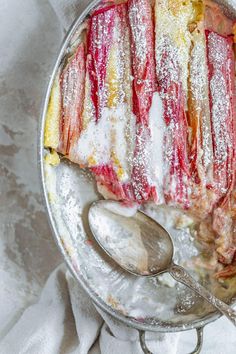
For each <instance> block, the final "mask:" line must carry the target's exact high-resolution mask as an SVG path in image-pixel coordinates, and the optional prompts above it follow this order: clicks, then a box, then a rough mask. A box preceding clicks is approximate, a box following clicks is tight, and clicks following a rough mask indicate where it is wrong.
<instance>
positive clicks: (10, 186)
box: [0, 0, 61, 354]
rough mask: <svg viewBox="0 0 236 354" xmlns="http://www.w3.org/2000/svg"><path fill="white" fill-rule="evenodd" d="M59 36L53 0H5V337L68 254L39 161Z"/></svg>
mask: <svg viewBox="0 0 236 354" xmlns="http://www.w3.org/2000/svg"><path fill="white" fill-rule="evenodd" d="M60 42H61V30H60V27H59V24H58V21H57V17H56V15H55V14H54V12H53V10H52V8H51V6H50V5H49V4H48V2H47V0H38V1H37V0H27V1H19V0H0V53H1V54H0V123H1V129H0V233H1V236H0V304H1V311H0V338H1V336H3V335H4V334H5V333H6V332H7V331H8V328H9V326H11V323H12V322H14V321H15V320H16V318H18V317H19V315H20V314H21V312H22V310H23V309H24V308H25V307H26V306H27V305H28V304H29V303H31V302H34V301H35V299H36V298H37V296H38V293H39V291H40V289H41V287H42V285H43V284H44V282H45V279H46V278H47V277H48V275H49V273H50V272H51V270H52V269H53V268H54V267H55V266H56V265H57V264H58V263H59V262H61V257H60V255H59V253H58V251H57V248H56V246H55V245H54V242H53V240H52V237H51V231H50V228H49V226H48V222H47V217H46V215H45V210H44V207H43V205H42V199H41V190H40V183H39V173H38V169H37V131H38V123H39V120H40V111H41V104H42V100H43V96H44V93H45V89H46V85H47V82H48V78H49V73H50V71H51V68H52V66H53V62H54V60H55V55H56V53H57V51H58V48H59V46H60ZM6 255H7V257H6ZM3 304H4V306H2V305H3ZM9 354H10V353H9Z"/></svg>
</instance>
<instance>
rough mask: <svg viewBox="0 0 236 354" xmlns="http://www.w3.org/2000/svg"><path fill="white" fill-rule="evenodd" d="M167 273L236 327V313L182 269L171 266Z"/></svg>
mask: <svg viewBox="0 0 236 354" xmlns="http://www.w3.org/2000/svg"><path fill="white" fill-rule="evenodd" d="M168 271H169V273H170V274H171V275H172V277H173V278H174V279H175V280H177V281H179V282H180V283H183V284H184V285H186V286H188V287H189V288H190V289H192V290H193V291H195V292H196V293H198V294H199V295H200V296H202V297H203V298H204V299H205V300H207V301H208V302H209V303H210V304H211V305H212V306H214V307H215V308H217V310H219V311H220V312H221V313H222V314H223V315H225V316H226V317H227V318H228V319H229V320H230V321H231V322H232V323H233V324H234V325H235V326H236V311H234V310H233V309H232V308H231V307H230V306H228V305H227V304H226V303H224V302H223V301H221V300H219V299H217V298H216V297H215V296H214V295H213V294H211V293H210V291H208V290H207V289H206V288H204V286H202V285H200V284H199V283H198V282H197V281H196V280H195V279H194V278H193V277H192V276H191V275H190V274H189V273H188V272H187V271H186V270H185V269H184V268H183V267H180V266H178V265H176V264H172V265H171V266H170V268H169V269H168Z"/></svg>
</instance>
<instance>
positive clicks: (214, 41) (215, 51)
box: [206, 30, 236, 202]
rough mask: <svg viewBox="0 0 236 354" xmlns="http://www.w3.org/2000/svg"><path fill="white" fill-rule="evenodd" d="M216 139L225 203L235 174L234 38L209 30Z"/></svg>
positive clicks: (217, 180) (217, 177) (216, 172)
mask: <svg viewBox="0 0 236 354" xmlns="http://www.w3.org/2000/svg"><path fill="white" fill-rule="evenodd" d="M206 41H207V59H208V72H209V98H210V110H211V127H212V140H213V180H214V186H213V187H214V190H215V191H216V193H217V199H218V201H219V202H220V201H223V199H224V198H225V196H227V193H229V192H230V190H231V188H232V186H233V183H234V174H235V146H236V145H235V139H236V137H235V133H236V132H235V87H234V75H235V68H234V66H235V62H234V60H235V59H234V51H233V38H232V36H227V37H225V36H221V35H219V34H217V33H215V32H212V31H208V30H207V31H206Z"/></svg>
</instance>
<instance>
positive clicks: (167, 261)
mask: <svg viewBox="0 0 236 354" xmlns="http://www.w3.org/2000/svg"><path fill="white" fill-rule="evenodd" d="M128 213H129V214H128ZM133 213H134V212H133V211H132V209H129V208H127V207H124V206H122V205H121V204H120V203H117V202H114V201H108V200H106V201H104V200H101V201H98V202H95V203H93V204H92V205H91V206H90V209H89V213H88V220H89V225H90V229H91V231H92V233H93V235H94V237H95V239H96V240H97V242H98V243H99V245H100V246H101V247H102V248H103V250H104V251H105V252H106V253H107V254H108V255H109V256H110V257H111V258H112V259H113V260H115V261H116V263H118V264H119V265H120V266H121V267H122V268H124V269H125V270H126V271H128V272H129V273H132V274H135V275H137V276H140V275H141V276H156V275H159V274H161V273H165V272H168V273H169V274H171V275H172V277H173V278H174V279H175V280H177V281H179V282H181V283H183V284H185V285H186V286H188V287H189V288H190V289H192V290H193V291H195V292H196V293H197V294H199V295H200V296H202V297H203V298H204V299H205V300H207V301H208V302H209V303H210V304H211V305H213V306H214V307H215V308H217V309H218V310H219V311H220V312H221V313H222V314H223V315H225V316H226V317H227V318H228V319H229V320H230V321H231V322H232V323H233V324H234V325H235V326H236V311H234V310H233V309H232V308H231V307H230V306H228V305H227V304H225V303H224V302H223V301H221V300H219V299H218V298H216V297H215V296H214V295H213V294H211V293H210V292H209V291H208V290H207V289H206V288H204V287H203V286H202V285H200V284H199V283H198V282H197V281H196V280H195V279H194V278H193V277H192V276H191V275H190V274H189V273H188V272H187V271H186V270H185V269H184V268H183V267H180V266H178V265H176V264H174V263H173V259H172V258H173V250H174V247H173V242H172V239H171V237H170V235H169V233H168V232H167V231H166V230H165V229H164V227H162V226H161V225H160V224H159V223H157V222H156V221H154V220H153V219H151V218H150V217H149V216H147V215H146V214H144V213H142V212H140V211H138V212H136V213H134V215H132V214H133Z"/></svg>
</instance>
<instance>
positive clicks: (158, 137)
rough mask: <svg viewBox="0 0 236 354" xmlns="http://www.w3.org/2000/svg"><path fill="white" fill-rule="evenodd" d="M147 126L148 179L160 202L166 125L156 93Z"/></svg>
mask: <svg viewBox="0 0 236 354" xmlns="http://www.w3.org/2000/svg"><path fill="white" fill-rule="evenodd" d="M149 126H150V131H151V139H150V146H149V149H150V150H149V151H150V157H151V158H150V162H151V164H150V165H151V169H150V179H151V181H152V183H153V184H154V185H155V186H156V188H157V193H158V196H159V197H160V201H162V198H163V195H162V194H163V192H162V186H163V170H164V159H163V144H164V134H165V129H166V124H165V121H164V116H163V105H162V100H161V97H160V95H159V93H158V92H155V93H154V95H153V99H152V105H151V108H150V111H149Z"/></svg>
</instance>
